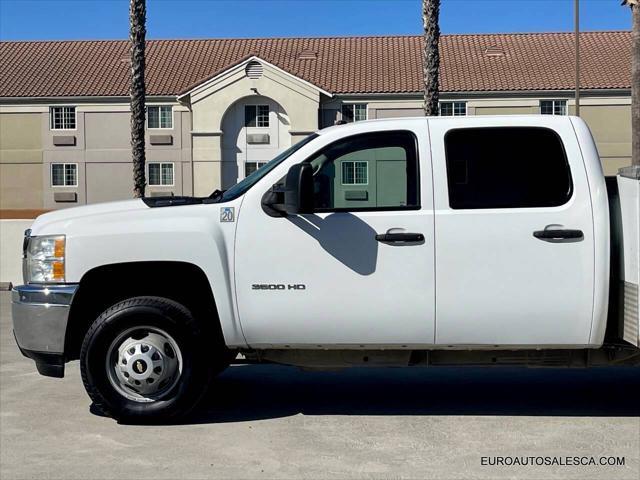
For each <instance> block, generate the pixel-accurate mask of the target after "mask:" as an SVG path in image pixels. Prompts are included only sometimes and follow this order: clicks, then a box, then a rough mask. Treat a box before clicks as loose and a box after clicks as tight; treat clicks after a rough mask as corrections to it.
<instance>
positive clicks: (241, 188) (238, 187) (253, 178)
mask: <svg viewBox="0 0 640 480" xmlns="http://www.w3.org/2000/svg"><path fill="white" fill-rule="evenodd" d="M317 136H318V134H317V133H312V134H311V135H309V136H308V137H307V138H305V139H303V140H300V141H299V142H298V143H296V144H295V145H292V146H291V147H289V148H287V149H286V150H285V151H284V152H282V153H281V154H279V155H278V156H277V157H275V158H274V159H273V160H271V161H270V162H269V163H267V164H265V165H263V166H262V167H260V168H259V169H258V170H256V171H255V172H253V173H252V174H251V175H249V176H248V177H246V178H244V179H243V180H241V181H240V182H238V183H236V184H235V185H234V186H233V187H231V188H230V189H229V190H225V191H224V193H223V194H222V196H221V197H220V201H221V202H226V201H229V200H233V199H234V198H238V197H239V196H240V195H242V194H243V193H245V192H246V191H247V190H249V189H250V188H251V187H253V186H254V185H255V184H256V183H257V182H258V180H260V179H261V178H262V177H264V176H265V175H266V174H267V173H269V172H270V171H271V170H273V169H274V168H276V167H277V166H278V165H280V164H281V163H282V162H283V161H285V160H286V159H287V158H289V157H290V156H291V155H293V154H294V153H295V152H297V151H298V150H300V149H301V148H302V147H304V146H305V145H306V144H307V143H309V142H310V141H312V140H313V139H315V138H316V137H317Z"/></svg>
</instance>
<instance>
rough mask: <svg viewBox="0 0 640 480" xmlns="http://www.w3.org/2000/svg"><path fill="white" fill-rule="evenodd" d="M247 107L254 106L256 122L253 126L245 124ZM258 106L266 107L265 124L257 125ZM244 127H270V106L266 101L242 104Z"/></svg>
mask: <svg viewBox="0 0 640 480" xmlns="http://www.w3.org/2000/svg"><path fill="white" fill-rule="evenodd" d="M247 107H256V124H255V126H251V125H247ZM260 107H266V108H267V125H266V126H264V125H263V126H260V125H258V117H260ZM243 125H244V126H245V128H271V108H270V107H269V105H268V104H266V103H247V104H245V106H244V122H243Z"/></svg>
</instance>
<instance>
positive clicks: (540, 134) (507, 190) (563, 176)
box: [444, 127, 573, 209]
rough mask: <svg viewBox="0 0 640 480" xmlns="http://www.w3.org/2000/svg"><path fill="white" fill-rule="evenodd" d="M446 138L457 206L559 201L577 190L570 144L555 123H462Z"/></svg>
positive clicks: (450, 184)
mask: <svg viewBox="0 0 640 480" xmlns="http://www.w3.org/2000/svg"><path fill="white" fill-rule="evenodd" d="M444 142H445V157H446V170H447V184H448V193H449V206H450V207H451V208H452V209H491V208H536V207H556V206H560V205H564V204H565V203H567V202H568V201H569V199H570V198H571V196H572V193H573V182H572V178H571V170H570V167H569V163H568V161H567V154H566V152H565V148H564V145H563V143H562V140H561V139H560V137H559V135H558V134H557V133H556V132H554V131H553V130H551V129H549V128H544V127H474V128H459V129H452V130H449V131H448V132H447V133H446V135H445V138H444Z"/></svg>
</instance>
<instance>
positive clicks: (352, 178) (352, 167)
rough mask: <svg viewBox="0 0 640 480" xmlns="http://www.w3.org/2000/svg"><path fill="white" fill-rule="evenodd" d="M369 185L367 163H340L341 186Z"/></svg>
mask: <svg viewBox="0 0 640 480" xmlns="http://www.w3.org/2000/svg"><path fill="white" fill-rule="evenodd" d="M367 183H369V162H354V161H344V162H342V184H343V185H366V184H367Z"/></svg>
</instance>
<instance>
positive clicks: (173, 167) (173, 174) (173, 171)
mask: <svg viewBox="0 0 640 480" xmlns="http://www.w3.org/2000/svg"><path fill="white" fill-rule="evenodd" d="M152 164H153V165H160V183H159V184H155V183H154V184H152V183H151V175H150V174H149V167H150V166H151V165H152ZM164 165H171V184H168V183H162V167H163V166H164ZM147 178H148V179H149V186H150V187H175V184H176V164H175V162H148V163H147Z"/></svg>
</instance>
